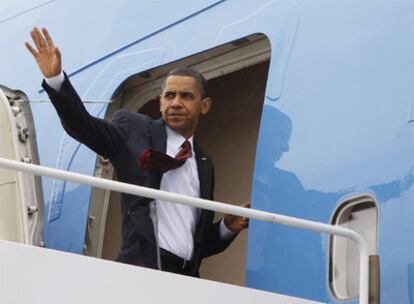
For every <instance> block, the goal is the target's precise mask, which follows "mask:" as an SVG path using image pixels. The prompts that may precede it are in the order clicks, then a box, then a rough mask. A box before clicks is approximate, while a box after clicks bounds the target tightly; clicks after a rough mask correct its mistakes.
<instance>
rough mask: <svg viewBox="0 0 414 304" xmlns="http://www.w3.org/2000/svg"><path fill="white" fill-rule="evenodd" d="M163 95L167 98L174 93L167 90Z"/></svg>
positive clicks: (171, 96)
mask: <svg viewBox="0 0 414 304" xmlns="http://www.w3.org/2000/svg"><path fill="white" fill-rule="evenodd" d="M164 97H165V98H167V99H169V98H173V97H174V94H173V93H171V92H167V93H165V94H164Z"/></svg>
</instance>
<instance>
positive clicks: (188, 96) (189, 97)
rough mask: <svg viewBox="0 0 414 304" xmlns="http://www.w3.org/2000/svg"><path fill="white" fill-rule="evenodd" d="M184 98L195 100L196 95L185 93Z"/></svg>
mask: <svg viewBox="0 0 414 304" xmlns="http://www.w3.org/2000/svg"><path fill="white" fill-rule="evenodd" d="M182 96H183V98H184V99H194V95H193V94H191V93H183V95H182Z"/></svg>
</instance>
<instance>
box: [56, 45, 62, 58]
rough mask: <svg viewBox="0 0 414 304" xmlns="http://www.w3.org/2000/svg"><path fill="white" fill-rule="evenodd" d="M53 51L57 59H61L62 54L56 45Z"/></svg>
mask: <svg viewBox="0 0 414 304" xmlns="http://www.w3.org/2000/svg"><path fill="white" fill-rule="evenodd" d="M55 52H56V55H57V57H58V58H59V61H62V55H61V54H60V50H59V48H57V47H56V48H55Z"/></svg>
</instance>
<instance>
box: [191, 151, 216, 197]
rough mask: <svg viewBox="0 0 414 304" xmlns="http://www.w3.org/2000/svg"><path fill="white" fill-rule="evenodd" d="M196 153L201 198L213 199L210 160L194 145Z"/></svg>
mask: <svg viewBox="0 0 414 304" xmlns="http://www.w3.org/2000/svg"><path fill="white" fill-rule="evenodd" d="M194 152H195V157H196V163H197V171H198V179H199V180H200V197H201V198H205V199H212V198H213V197H212V193H211V192H212V177H213V176H212V175H213V170H212V166H211V164H210V161H209V159H208V158H207V157H206V156H205V155H204V154H203V152H202V151H201V149H200V148H199V147H198V145H197V144H196V143H194Z"/></svg>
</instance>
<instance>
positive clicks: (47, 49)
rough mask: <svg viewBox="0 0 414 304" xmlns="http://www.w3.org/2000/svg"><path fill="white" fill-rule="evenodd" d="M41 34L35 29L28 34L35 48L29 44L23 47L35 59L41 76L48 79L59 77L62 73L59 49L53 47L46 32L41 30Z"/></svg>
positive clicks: (50, 38)
mask: <svg viewBox="0 0 414 304" xmlns="http://www.w3.org/2000/svg"><path fill="white" fill-rule="evenodd" d="M42 33H43V35H42ZM42 33H41V32H40V31H39V29H38V28H36V27H35V28H34V29H33V30H32V31H31V32H30V36H31V37H32V40H33V43H34V45H35V47H33V46H32V45H31V44H30V43H29V42H26V43H25V45H26V47H27V49H28V50H29V51H30V53H32V55H33V57H34V58H35V59H36V62H37V65H38V66H39V69H40V71H41V72H42V74H43V76H44V77H46V78H50V77H53V76H56V75H59V74H60V72H61V71H62V58H61V55H60V51H59V49H58V48H57V47H55V46H54V44H53V40H52V37H50V35H49V33H48V31H47V30H46V29H45V28H42Z"/></svg>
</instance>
